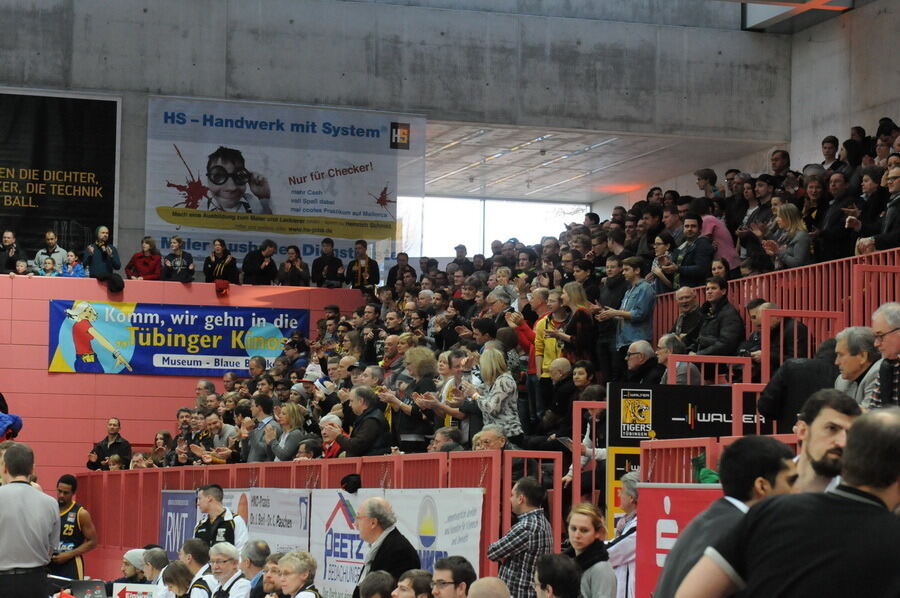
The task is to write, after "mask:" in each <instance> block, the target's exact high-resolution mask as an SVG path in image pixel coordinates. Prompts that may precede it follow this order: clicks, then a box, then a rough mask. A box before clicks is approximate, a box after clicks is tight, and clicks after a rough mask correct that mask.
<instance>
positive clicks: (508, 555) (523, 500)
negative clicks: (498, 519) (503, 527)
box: [487, 476, 553, 598]
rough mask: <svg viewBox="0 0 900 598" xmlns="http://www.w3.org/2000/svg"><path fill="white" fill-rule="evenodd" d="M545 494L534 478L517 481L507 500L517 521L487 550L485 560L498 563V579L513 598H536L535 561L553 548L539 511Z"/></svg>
mask: <svg viewBox="0 0 900 598" xmlns="http://www.w3.org/2000/svg"><path fill="white" fill-rule="evenodd" d="M546 494H547V493H546V491H545V490H544V488H543V486H541V485H540V483H538V481H537V480H535V479H534V478H533V477H530V476H527V477H524V478H521V479H519V481H517V482H516V483H515V485H514V486H513V489H512V496H511V497H510V502H511V509H512V512H513V513H515V514H516V515H517V516H518V520H517V521H516V523H515V524H514V525H513V526H512V527H511V528H510V529H509V531H508V532H506V534H505V535H504V536H503V537H502V538H500V539H499V540H497V541H496V542H494V543H493V544H491V545H490V546H489V547H488V549H487V557H488V558H489V559H490V560H492V561H499V562H500V579H501V580H503V582H504V583H506V585H507V587H508V588H509V591H510V595H511V596H512V598H535V596H536V594H535V591H534V584H533V579H532V576H533V575H534V564H535V561H536V560H537V558H538V557H539V556H541V555H544V554H549V553H550V550H551V549H552V546H553V539H552V538H553V536H552V531H551V529H550V523H549V522H548V521H547V518H546V517H545V516H544V509H543V508H542V507H541V505H542V504H544V499H545V498H546Z"/></svg>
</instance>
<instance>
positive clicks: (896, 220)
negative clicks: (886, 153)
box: [856, 166, 900, 253]
mask: <svg viewBox="0 0 900 598" xmlns="http://www.w3.org/2000/svg"><path fill="white" fill-rule="evenodd" d="M885 178H886V180H887V186H888V191H889V192H890V194H891V197H890V199H888V203H887V210H886V211H885V214H884V217H883V218H882V219H881V233H880V234H877V235H875V236H873V237H865V238H862V239H860V240H859V241H857V242H856V250H857V252H858V253H869V252H872V251H876V250H878V251H880V250H882V249H891V248H893V247H897V246H898V245H900V166H894V167H892V168H891V169H890V170H889V171H888V173H887V177H885Z"/></svg>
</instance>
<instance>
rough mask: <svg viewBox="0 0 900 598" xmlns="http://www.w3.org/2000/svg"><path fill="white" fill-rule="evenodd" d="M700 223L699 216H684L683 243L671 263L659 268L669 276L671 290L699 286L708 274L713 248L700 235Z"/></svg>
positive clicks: (690, 213)
mask: <svg viewBox="0 0 900 598" xmlns="http://www.w3.org/2000/svg"><path fill="white" fill-rule="evenodd" d="M702 223H703V219H702V218H701V216H700V215H699V214H696V213H694V212H688V213H687V214H686V215H685V217H684V225H683V229H682V232H683V234H684V242H683V243H682V244H681V245H680V246H679V247H678V249H677V250H676V251H675V252H674V254H673V256H672V259H671V261H670V262H669V263H666V264H663V265H661V266H660V269H661V270H662V271H663V273H664V274H666V275H667V276H671V278H672V287H673V288H678V287H680V286H686V287H696V286H699V285H701V284H703V281H704V280H706V277H707V275H708V274H709V265H710V262H712V258H713V247H712V243H711V242H710V240H709V238H707V237H705V236H701V235H700V230H701V229H700V227H701V225H702ZM730 242H731V241H729V243H730Z"/></svg>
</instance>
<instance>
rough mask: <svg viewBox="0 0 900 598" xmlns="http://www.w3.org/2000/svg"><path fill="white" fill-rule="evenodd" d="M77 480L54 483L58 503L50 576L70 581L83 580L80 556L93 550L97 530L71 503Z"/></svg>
mask: <svg viewBox="0 0 900 598" xmlns="http://www.w3.org/2000/svg"><path fill="white" fill-rule="evenodd" d="M77 489H78V480H77V479H76V478H75V476H73V475H70V474H65V475H63V476H62V477H60V478H59V481H58V482H57V483H56V502H58V503H59V519H60V530H59V547H58V548H57V550H56V551H54V553H53V556H52V557H51V558H50V573H52V574H53V575H59V576H62V577H69V578H72V579H83V578H84V558H83V557H82V556H81V555H83V554H84V553H86V552H88V551H90V550H93V549H94V548H96V547H97V530H96V528H95V527H94V522H93V521H92V520H91V514H90V513H88V512H87V509H85V508H84V507H82V506H81V505H80V504H78V503H77V502H75V501H74V499H73V498H74V496H75V491H76V490H77Z"/></svg>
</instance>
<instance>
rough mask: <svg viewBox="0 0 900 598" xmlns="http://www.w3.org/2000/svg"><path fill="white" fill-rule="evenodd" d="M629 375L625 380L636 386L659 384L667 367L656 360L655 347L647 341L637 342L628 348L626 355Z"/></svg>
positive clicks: (626, 375)
mask: <svg viewBox="0 0 900 598" xmlns="http://www.w3.org/2000/svg"><path fill="white" fill-rule="evenodd" d="M625 363H626V364H628V373H627V374H625V380H626V381H628V382H634V383H636V384H659V381H660V379H662V375H663V373H664V372H665V371H666V366H664V365H663V364H661V363H659V361H658V360H657V359H656V352H655V351H654V350H653V346H652V345H650V343H648V342H647V341H635V342H633V343H631V344H630V345H629V346H628V353H626V354H625Z"/></svg>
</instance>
